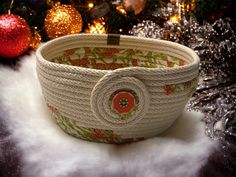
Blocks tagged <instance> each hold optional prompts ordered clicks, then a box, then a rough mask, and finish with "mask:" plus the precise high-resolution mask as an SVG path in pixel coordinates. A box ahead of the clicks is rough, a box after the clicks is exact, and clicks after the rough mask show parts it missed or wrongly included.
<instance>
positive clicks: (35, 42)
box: [29, 29, 41, 49]
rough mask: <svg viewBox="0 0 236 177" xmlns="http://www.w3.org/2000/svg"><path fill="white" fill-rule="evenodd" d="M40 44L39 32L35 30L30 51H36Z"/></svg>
mask: <svg viewBox="0 0 236 177" xmlns="http://www.w3.org/2000/svg"><path fill="white" fill-rule="evenodd" d="M40 43H41V36H40V34H39V32H38V31H37V30H36V29H35V30H34V32H33V34H32V37H31V40H30V44H29V47H30V48H32V49H37V48H38V46H39V44H40Z"/></svg>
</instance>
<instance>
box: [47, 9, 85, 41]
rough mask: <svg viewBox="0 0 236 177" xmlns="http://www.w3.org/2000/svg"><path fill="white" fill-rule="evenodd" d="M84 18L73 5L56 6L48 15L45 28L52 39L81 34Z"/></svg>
mask: <svg viewBox="0 0 236 177" xmlns="http://www.w3.org/2000/svg"><path fill="white" fill-rule="evenodd" d="M82 24H83V23H82V17H81V15H80V13H79V12H78V11H77V10H76V9H75V8H74V7H72V6H71V5H55V6H53V7H52V9H51V10H49V12H48V13H47V16H46V18H45V22H44V26H45V30H46V33H47V35H48V37H49V38H50V39H53V38H57V37H60V36H64V35H68V34H75V33H79V32H80V31H81V30H82Z"/></svg>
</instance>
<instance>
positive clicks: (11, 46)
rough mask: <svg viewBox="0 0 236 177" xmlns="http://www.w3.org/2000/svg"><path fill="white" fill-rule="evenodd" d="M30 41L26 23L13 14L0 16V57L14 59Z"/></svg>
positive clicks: (23, 50) (25, 48) (24, 49)
mask: <svg viewBox="0 0 236 177" xmlns="http://www.w3.org/2000/svg"><path fill="white" fill-rule="evenodd" d="M30 39H31V32H30V28H29V26H28V25H27V23H26V21H25V20H24V19H23V18H21V17H19V16H17V15H13V14H5V15H1V16H0V56H2V57H5V58H14V57H17V56H19V55H21V54H22V53H24V52H25V51H26V50H27V49H28V46H29V43H30Z"/></svg>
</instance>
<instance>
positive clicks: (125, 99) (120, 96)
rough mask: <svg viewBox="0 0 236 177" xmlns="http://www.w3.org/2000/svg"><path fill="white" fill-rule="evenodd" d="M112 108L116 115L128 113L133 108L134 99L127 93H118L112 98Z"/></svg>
mask: <svg viewBox="0 0 236 177" xmlns="http://www.w3.org/2000/svg"><path fill="white" fill-rule="evenodd" d="M112 106H113V108H114V109H115V110H116V111H117V112H118V113H120V114H121V113H129V112H130V111H131V110H132V109H133V107H134V106H135V97H134V95H133V94H131V93H130V92H128V91H120V92H118V93H116V94H115V96H114V97H113V98H112Z"/></svg>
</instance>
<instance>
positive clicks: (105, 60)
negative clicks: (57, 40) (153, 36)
mask: <svg viewBox="0 0 236 177" xmlns="http://www.w3.org/2000/svg"><path fill="white" fill-rule="evenodd" d="M51 61H52V62H55V63H60V64H68V65H74V66H80V67H86V68H93V69H102V70H114V69H117V68H124V67H134V66H139V67H147V68H163V67H176V66H183V65H186V64H188V62H187V61H186V60H184V59H182V58H177V57H174V56H170V55H167V54H163V53H157V52H153V51H145V50H139V49H127V48H125V49H124V48H101V47H99V48H98V47H79V48H72V49H67V50H65V51H63V52H62V53H61V54H60V55H58V56H56V57H53V58H52V59H51Z"/></svg>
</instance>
